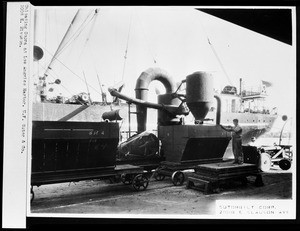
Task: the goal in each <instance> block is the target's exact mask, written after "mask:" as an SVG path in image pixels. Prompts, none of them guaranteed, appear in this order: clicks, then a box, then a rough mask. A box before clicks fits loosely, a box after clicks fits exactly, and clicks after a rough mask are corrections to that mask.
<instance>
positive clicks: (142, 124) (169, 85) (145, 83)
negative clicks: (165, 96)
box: [135, 68, 176, 133]
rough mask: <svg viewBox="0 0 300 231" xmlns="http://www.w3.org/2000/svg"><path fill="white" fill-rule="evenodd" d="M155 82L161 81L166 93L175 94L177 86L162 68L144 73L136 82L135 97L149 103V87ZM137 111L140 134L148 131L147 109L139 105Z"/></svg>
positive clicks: (150, 69) (151, 69)
mask: <svg viewBox="0 0 300 231" xmlns="http://www.w3.org/2000/svg"><path fill="white" fill-rule="evenodd" d="M153 80H158V81H160V82H161V83H162V84H163V85H164V87H165V89H166V93H173V92H174V91H175V90H176V84H175V82H174V81H173V79H172V78H171V76H169V74H168V73H167V72H165V71H164V70H162V69H160V68H149V69H147V70H146V71H144V72H142V74H141V75H140V76H139V78H138V79H137V81H136V86H135V97H136V98H137V99H140V100H143V101H147V99H148V91H149V85H150V83H151V82H152V81H153ZM136 110H137V127H138V133H140V132H143V131H145V130H146V122H147V107H146V106H144V105H137V106H136Z"/></svg>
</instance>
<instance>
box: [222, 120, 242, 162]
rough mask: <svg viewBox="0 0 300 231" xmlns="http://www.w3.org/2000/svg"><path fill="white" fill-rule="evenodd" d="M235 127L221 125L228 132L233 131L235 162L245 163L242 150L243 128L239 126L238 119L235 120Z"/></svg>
mask: <svg viewBox="0 0 300 231" xmlns="http://www.w3.org/2000/svg"><path fill="white" fill-rule="evenodd" d="M233 124H234V127H232V126H229V127H224V126H223V125H220V126H221V128H223V129H224V130H225V131H227V132H231V136H232V151H233V155H234V162H233V163H234V164H243V162H244V157H243V151H242V131H243V130H242V128H241V127H240V126H239V121H238V119H234V120H233Z"/></svg>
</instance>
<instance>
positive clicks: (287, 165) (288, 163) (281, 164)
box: [279, 159, 291, 170]
mask: <svg viewBox="0 0 300 231" xmlns="http://www.w3.org/2000/svg"><path fill="white" fill-rule="evenodd" d="M279 167H280V168H281V169H282V170H288V169H290V167H291V161H289V160H288V159H282V160H280V161H279Z"/></svg>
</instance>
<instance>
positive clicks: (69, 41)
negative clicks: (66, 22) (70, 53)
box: [56, 13, 97, 57]
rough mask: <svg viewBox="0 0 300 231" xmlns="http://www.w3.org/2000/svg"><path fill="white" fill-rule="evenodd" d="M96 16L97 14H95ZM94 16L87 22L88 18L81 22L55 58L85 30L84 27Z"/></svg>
mask: <svg viewBox="0 0 300 231" xmlns="http://www.w3.org/2000/svg"><path fill="white" fill-rule="evenodd" d="M96 14H97V13H96ZM94 17H95V14H94V15H93V16H92V18H91V19H90V20H89V21H87V20H88V18H89V16H87V17H86V19H85V20H84V21H83V23H82V24H81V25H80V27H79V28H78V29H77V30H76V31H75V33H74V34H73V35H72V36H71V37H70V38H69V40H68V41H67V42H66V44H65V45H64V46H63V47H62V48H61V49H60V50H59V51H58V52H57V54H56V55H57V57H58V56H59V55H60V54H61V53H62V52H63V51H64V50H65V49H66V48H68V47H69V46H70V44H72V42H73V41H75V40H76V39H77V38H78V37H79V35H80V34H81V32H82V31H83V30H84V29H85V28H86V26H87V25H88V24H89V23H90V22H91V21H92V20H93V19H94Z"/></svg>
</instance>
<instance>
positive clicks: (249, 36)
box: [34, 7, 296, 115]
mask: <svg viewBox="0 0 300 231" xmlns="http://www.w3.org/2000/svg"><path fill="white" fill-rule="evenodd" d="M99 9H100V11H99V13H98V15H97V19H96V20H95V23H94V25H93V27H92V23H91V22H90V23H89V24H87V26H86V27H85V28H84V29H83V30H82V32H81V34H80V35H79V36H78V37H74V38H76V39H75V40H74V41H73V42H72V43H70V44H68V46H67V48H66V49H64V50H63V52H62V53H61V54H60V55H59V56H58V60H59V61H57V62H56V63H54V65H53V69H52V70H53V71H52V73H51V75H50V76H49V82H53V80H55V79H56V78H59V79H60V80H61V85H48V86H49V87H51V88H53V89H54V91H53V92H52V93H50V95H51V94H53V95H55V94H58V93H62V95H64V96H67V97H70V96H71V95H73V94H78V93H80V92H87V91H89V92H90V94H91V98H92V99H93V100H94V101H101V95H100V87H99V82H98V79H97V74H98V76H99V80H100V82H101V84H105V87H111V86H117V85H118V83H120V82H121V81H122V80H123V82H124V83H125V88H124V90H123V93H124V94H127V95H129V96H132V97H134V94H135V92H134V88H135V82H136V79H137V78H138V77H139V75H140V74H141V73H142V72H143V71H145V70H146V69H148V68H150V67H160V68H162V69H164V70H165V71H167V72H168V73H169V74H170V75H171V76H172V77H173V79H174V80H175V81H177V82H180V81H181V80H183V79H185V77H186V76H187V75H189V74H191V73H193V72H195V71H207V72H211V73H212V74H213V77H214V86H215V88H216V89H222V88H223V87H224V86H226V85H231V84H233V85H235V86H236V87H238V86H239V78H242V79H243V81H244V83H245V85H249V86H251V85H257V84H259V82H260V81H261V80H265V81H269V82H271V83H272V84H273V86H272V88H269V89H268V93H269V97H268V102H267V103H268V104H269V105H270V106H276V107H278V110H279V113H282V114H288V115H295V110H296V103H295V102H296V52H295V50H296V49H295V45H293V46H290V45H288V44H285V43H282V42H279V41H277V40H274V39H272V38H269V37H266V36H264V35H261V34H258V33H256V32H253V31H251V30H248V29H245V28H243V27H240V26H237V25H235V24H232V23H230V22H227V21H224V20H222V19H219V18H217V17H214V16H211V15H208V14H206V13H204V12H201V11H198V10H195V9H193V8H192V7H99ZM77 10H78V9H77V8H74V7H73V8H70V7H47V8H46V7H40V8H37V12H38V17H37V27H36V34H35V44H36V45H39V46H41V47H42V48H43V50H44V54H45V55H44V57H43V58H42V59H41V60H40V61H39V62H38V63H36V66H37V67H36V69H35V73H34V78H37V76H38V75H43V73H44V70H45V68H46V67H47V65H49V62H50V60H51V58H52V55H53V54H54V53H55V51H56V49H57V47H58V45H59V43H60V41H61V40H62V38H63V36H64V34H65V32H66V31H67V29H68V27H69V25H70V23H71V21H72V19H73V17H74V15H75V14H76V12H77ZM83 19H84V17H83ZM91 27H92V30H91ZM74 28H75V26H74ZM75 31H76V28H75ZM88 35H89V36H88ZM87 37H89V39H88V41H87V40H86V39H87ZM208 39H209V41H210V42H211V44H212V46H213V48H214V50H215V51H216V54H217V56H218V58H219V59H220V60H221V63H222V65H223V67H224V69H225V71H226V73H227V75H226V74H225V73H224V71H223V70H222V68H221V65H220V63H219V62H218V59H217V57H216V55H215V54H214V52H213V48H212V46H210V45H209V43H208ZM126 50H127V54H126V57H127V58H126V59H124V56H125V52H126ZM154 60H155V61H156V63H155V62H154ZM70 70H71V71H70ZM74 73H75V74H74ZM227 76H228V77H227ZM84 78H86V80H87V82H88V84H89V85H88V87H87V86H86V84H85V80H84ZM155 89H158V90H159V91H160V92H161V93H163V92H164V89H163V87H162V85H161V84H160V83H154V82H153V83H152V84H151V85H150V92H149V93H150V94H149V98H150V99H151V100H154V101H155V98H156V96H155Z"/></svg>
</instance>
